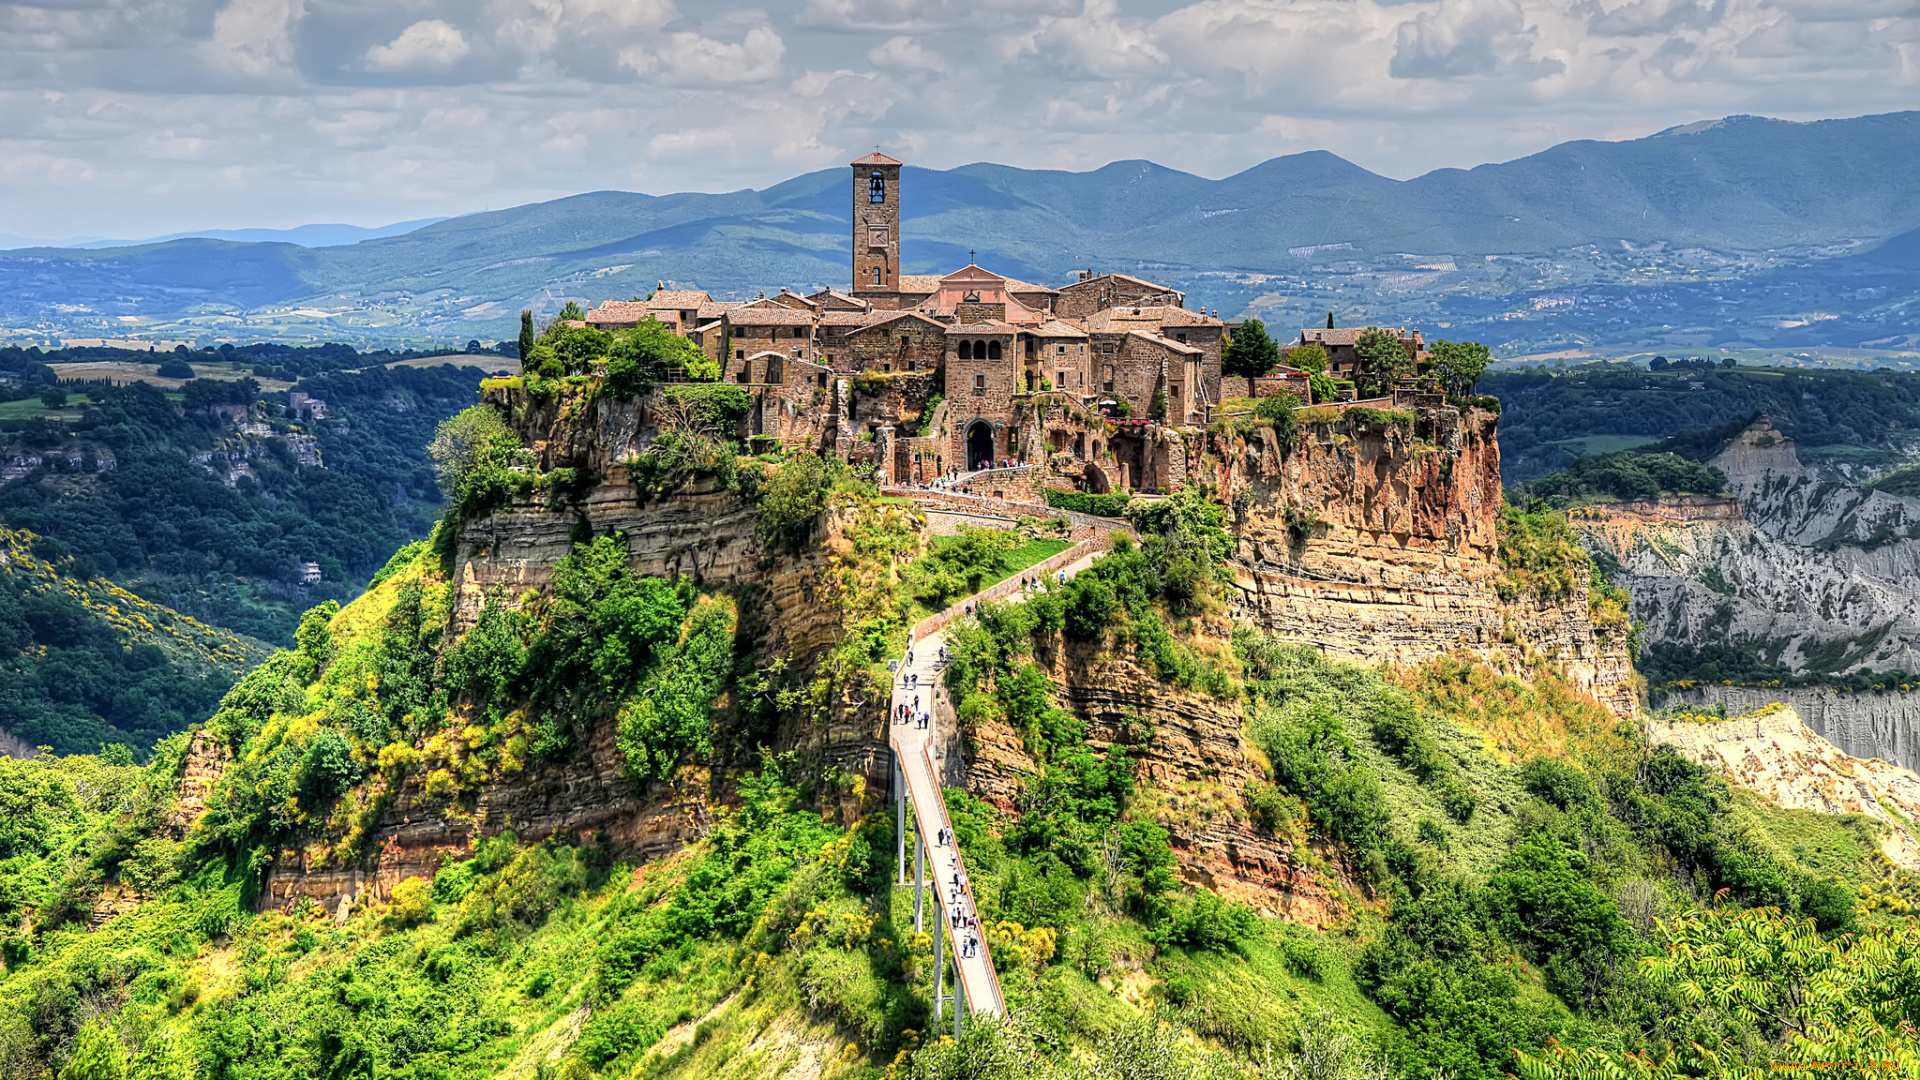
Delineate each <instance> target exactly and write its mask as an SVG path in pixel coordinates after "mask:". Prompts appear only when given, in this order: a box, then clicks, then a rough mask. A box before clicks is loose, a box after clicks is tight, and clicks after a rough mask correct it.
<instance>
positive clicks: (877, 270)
mask: <svg viewBox="0 0 1920 1080" xmlns="http://www.w3.org/2000/svg"><path fill="white" fill-rule="evenodd" d="M873 283H874V284H875V285H878V284H880V268H879V267H877V266H876V267H874V268H873Z"/></svg>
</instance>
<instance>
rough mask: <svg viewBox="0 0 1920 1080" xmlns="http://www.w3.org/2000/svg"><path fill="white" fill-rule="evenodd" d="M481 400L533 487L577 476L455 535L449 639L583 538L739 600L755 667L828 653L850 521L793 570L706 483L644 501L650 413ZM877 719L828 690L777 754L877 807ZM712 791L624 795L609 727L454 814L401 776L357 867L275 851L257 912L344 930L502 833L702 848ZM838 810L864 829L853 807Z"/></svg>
mask: <svg viewBox="0 0 1920 1080" xmlns="http://www.w3.org/2000/svg"><path fill="white" fill-rule="evenodd" d="M488 397H489V400H490V401H492V403H494V404H495V405H496V406H498V407H500V408H501V409H502V410H503V412H505V413H507V414H508V415H509V416H510V417H511V419H512V423H513V425H514V426H515V427H516V428H518V429H519V431H520V433H521V435H522V438H523V440H524V441H525V443H526V445H528V446H530V447H531V448H532V450H533V452H534V454H535V456H536V458H537V460H538V463H539V468H540V470H541V471H542V472H543V473H545V472H551V471H552V470H556V469H563V468H571V469H574V470H575V471H576V477H577V478H578V479H577V480H576V483H575V484H574V485H573V487H572V490H573V491H574V492H576V493H577V494H575V495H573V496H571V497H564V498H549V497H548V496H546V495H543V494H539V493H536V494H535V495H533V496H532V497H530V498H524V499H520V500H516V501H515V502H514V503H513V504H512V505H509V506H505V507H502V508H500V509H497V510H494V511H492V512H491V513H487V514H483V515H480V516H478V517H475V518H473V519H471V520H468V521H466V522H464V523H463V524H462V525H461V528H460V531H459V533H458V536H457V544H456V548H455V556H454V560H453V571H454V574H455V584H456V587H457V588H456V602H455V611H454V620H453V622H454V629H455V632H461V631H464V630H466V629H467V628H468V627H470V626H471V625H472V623H473V621H474V620H475V619H476V618H478V616H479V613H480V610H481V607H482V606H483V604H484V603H485V602H486V599H487V597H488V596H489V595H493V596H498V597H499V598H500V599H501V600H503V601H504V602H506V603H508V604H510V605H517V604H520V603H522V602H524V601H525V600H526V599H527V598H528V597H529V596H530V595H531V594H532V593H534V592H537V591H540V590H544V589H545V588H546V587H547V585H548V583H549V581H550V579H551V578H552V575H553V571H554V568H555V566H556V565H557V564H558V563H559V561H560V559H561V558H562V557H564V556H565V555H566V554H567V552H568V551H569V550H570V549H571V547H572V545H573V543H574V541H575V539H576V538H577V537H579V536H582V535H586V534H587V531H588V530H591V532H592V534H594V535H608V534H612V533H618V534H622V535H624V537H625V541H626V546H627V553H628V561H629V565H630V566H631V567H632V568H633V569H634V570H635V571H636V572H637V573H641V574H648V575H657V576H674V575H686V576H690V577H692V578H693V579H694V580H695V581H697V582H698V583H699V584H700V585H701V586H702V587H703V588H707V589H718V590H724V591H727V592H731V593H733V594H734V595H735V596H736V597H737V598H738V599H739V600H740V606H741V610H742V612H743V613H750V616H749V618H747V619H744V620H743V625H744V626H745V627H746V628H747V635H748V640H743V641H742V642H741V643H740V644H739V647H740V648H742V649H746V650H749V651H750V652H751V653H752V654H753V657H754V660H755V661H756V666H762V667H764V666H765V665H766V664H767V663H770V662H772V661H773V660H775V659H785V660H787V661H789V662H790V663H791V664H793V665H794V667H795V669H796V670H805V669H806V668H807V666H808V665H809V664H810V663H811V662H812V661H813V660H814V658H815V657H816V656H817V655H818V654H819V653H820V651H821V650H823V649H824V648H826V647H827V646H830V645H832V644H833V643H834V642H836V641H838V640H839V638H840V636H841V633H842V630H841V625H840V620H841V616H842V612H841V605H840V603H839V602H838V599H837V597H836V596H835V594H834V589H835V584H834V581H833V576H832V572H833V560H834V557H835V556H836V555H838V554H842V553H844V552H845V551H846V550H847V549H848V547H849V546H850V545H849V541H848V540H847V537H846V533H847V531H848V529H849V527H850V525H851V521H852V518H851V516H850V514H849V513H846V512H839V513H829V514H826V515H823V517H822V520H821V524H820V525H819V527H818V529H817V531H816V534H815V536H814V542H813V543H812V544H810V545H809V546H808V547H807V549H806V551H805V552H804V553H803V554H802V555H801V556H800V557H798V558H795V557H791V556H788V555H786V554H784V553H774V552H769V551H767V550H766V548H765V546H764V545H763V543H762V542H761V540H760V538H759V535H758V528H759V521H760V515H759V510H758V508H757V506H755V504H753V503H752V502H750V501H748V500H746V499H743V498H741V497H739V496H738V495H736V494H734V493H732V492H729V491H726V490H724V489H723V488H720V487H719V486H717V485H715V484H712V483H706V484H695V485H692V486H691V487H689V488H688V489H686V490H683V491H681V492H678V493H676V494H672V495H668V496H666V497H664V498H659V499H654V500H651V501H647V502H644V503H643V502H642V501H641V493H640V492H639V491H638V489H636V487H635V486H634V484H633V483H632V481H631V479H630V477H629V473H628V468H627V464H626V462H628V461H629V460H630V459H631V457H632V455H634V454H635V453H637V452H639V451H640V450H643V449H644V448H645V446H646V444H647V443H648V442H649V441H651V440H652V439H653V438H654V437H655V436H657V434H658V430H657V421H656V419H655V418H654V417H653V416H652V415H651V412H650V409H649V404H648V401H647V399H645V398H642V399H638V400H628V401H610V400H604V399H603V400H601V401H597V402H594V403H593V404H591V405H590V406H586V407H581V406H580V405H579V403H578V402H573V403H566V402H564V399H563V402H562V403H550V404H541V403H537V402H533V401H530V400H528V399H527V397H526V395H525V393H524V392H523V391H520V390H518V389H506V388H502V389H494V390H490V391H489V394H488ZM720 708H721V712H722V715H721V717H720V719H719V720H718V721H717V723H719V724H720V725H721V726H725V725H726V724H728V723H730V722H731V721H730V719H729V717H728V716H727V712H728V710H729V709H730V708H731V704H730V703H728V702H726V701H725V700H723V701H722V703H721V705H720ZM884 710H885V706H884V704H883V703H881V702H879V701H868V700H866V699H865V698H864V697H862V696H861V695H859V694H858V693H856V692H851V691H840V692H836V694H835V697H834V699H833V700H832V701H830V702H828V703H827V704H826V705H825V706H824V707H823V708H821V709H817V710H811V711H809V712H808V714H807V715H806V716H792V717H787V718H786V719H785V724H784V726H783V728H782V729H781V730H780V731H779V732H778V733H777V739H778V741H779V743H780V748H781V749H783V750H794V751H798V752H799V753H800V754H802V755H803V756H804V757H805V758H807V759H808V760H811V761H813V762H816V763H817V764H818V765H819V767H821V768H822V769H825V768H827V767H829V766H831V767H835V768H837V769H838V770H839V773H840V774H841V775H844V776H849V777H851V776H860V777H863V778H864V780H865V788H864V790H866V791H870V792H872V793H874V795H875V796H877V795H878V794H879V793H882V792H884V791H885V790H886V785H887V783H888V776H889V773H890V764H891V763H890V759H889V758H888V756H887V751H886V742H885V717H884ZM223 764H224V761H223V760H222V759H219V758H218V748H216V747H214V746H213V745H212V741H211V740H208V746H206V747H202V746H200V745H199V744H198V743H196V744H195V746H194V748H193V753H192V755H191V757H190V760H189V766H188V775H189V779H190V780H191V779H192V778H193V777H195V776H197V775H202V774H204V775H207V776H211V777H214V778H217V776H218V773H219V769H220V767H221V766H222V765H223ZM710 780H711V778H710V777H708V776H706V775H705V774H704V772H703V771H698V770H696V771H694V772H692V773H683V774H682V775H680V776H679V777H676V779H675V781H674V782H673V783H654V784H651V785H648V786H647V787H646V788H645V789H640V788H636V786H635V785H634V783H633V782H632V780H631V779H630V778H629V777H628V776H627V775H626V773H625V759H624V757H623V756H622V754H621V753H620V751H619V748H618V747H617V746H616V745H615V730H614V726H613V724H612V723H611V722H608V723H607V724H603V725H600V726H599V727H597V728H596V729H594V730H593V731H591V732H588V733H585V734H584V736H583V737H582V739H581V740H580V742H579V744H577V745H576V747H575V748H574V749H573V750H572V751H571V752H569V753H567V754H565V755H563V756H561V757H560V758H557V759H555V760H551V761H544V762H536V763H533V764H530V765H529V766H528V767H527V768H526V769H525V770H524V771H519V772H513V773H509V774H507V775H502V776H497V777H493V778H490V779H489V780H488V781H487V782H486V783H484V784H483V785H481V786H480V787H479V788H478V790H476V791H473V792H470V793H467V794H463V795H461V796H459V797H456V798H452V799H449V798H447V797H445V796H441V795H434V794H430V793H429V792H428V790H427V788H426V783H425V779H424V778H423V777H422V776H420V775H418V774H417V773H415V774H410V775H408V777H407V778H406V780H404V781H403V782H402V783H401V784H400V785H399V786H398V788H397V790H393V791H386V790H377V791H369V792H367V793H366V794H367V798H368V799H369V801H372V802H376V803H379V804H380V805H382V810H381V812H380V814H379V816H378V819H377V821H376V822H375V823H374V824H373V825H372V827H371V828H370V829H369V833H370V839H369V841H368V842H367V843H365V844H364V845H363V850H365V851H367V852H368V854H367V856H366V857H364V858H362V859H359V860H356V861H354V862H352V863H350V864H341V863H339V862H337V861H333V860H330V859H329V857H328V855H327V844H325V843H317V844H315V845H313V846H311V847H308V848H305V849H290V850H286V851H283V852H281V853H279V855H278V857H277V858H276V859H275V861H274V863H273V865H272V867H271V869H270V871H269V874H268V878H267V884H266V891H265V896H264V897H263V901H262V902H263V903H265V904H268V905H271V906H274V907H288V906H291V905H293V904H294V903H296V902H298V901H299V900H300V899H301V898H303V897H306V898H311V899H313V900H315V901H318V902H320V903H322V904H324V905H325V906H327V907H328V908H329V909H331V910H334V911H335V912H336V913H337V915H338V917H341V918H344V914H343V913H344V912H345V911H346V910H347V909H348V908H349V907H350V906H351V905H352V904H354V903H356V902H358V901H359V899H360V898H361V897H364V896H368V895H374V896H385V895H386V894H387V893H388V892H389V890H391V888H392V887H393V885H395V884H397V883H398V882H399V881H401V880H403V879H405V878H407V877H410V876H420V877H429V878H430V877H431V876H432V875H433V873H434V872H435V870H436V869H437V868H438V867H439V865H440V864H441V862H442V861H444V860H446V859H449V858H462V857H465V855H466V854H467V853H468V852H469V850H470V848H471V845H472V842H473V840H474V839H475V838H477V837H480V836H487V835H492V834H494V833H498V832H500V831H503V830H506V829H512V830H513V831H514V832H515V833H516V834H517V835H518V836H519V838H520V839H521V840H522V841H537V840H540V839H543V838H545V837H547V836H549V835H552V834H554V833H558V832H565V833H572V834H579V835H586V834H594V833H597V834H599V835H601V836H602V837H604V838H605V839H606V840H608V841H609V842H611V843H612V844H614V845H615V846H617V847H618V848H620V849H622V850H625V851H628V852H631V853H632V854H634V855H636V856H638V857H641V858H647V857H651V856H654V855H657V854H662V853H665V852H669V851H672V850H675V849H677V848H678V847H679V846H680V845H682V844H684V843H686V842H688V841H690V840H692V839H695V838H697V837H698V836H699V835H701V834H702V833H703V832H704V830H705V828H706V824H707V822H708V820H709V816H710V815H709V811H708V805H709V804H708V799H709V798H710V797H711V796H712V794H713V790H712V789H713V786H714V785H713V784H712V783H711V782H710ZM211 782H212V781H211V780H209V781H207V783H206V785H205V786H210V784H211ZM186 790H188V787H187V786H183V792H185V791H186ZM201 797H202V798H204V792H202V794H201ZM843 809H844V812H845V813H846V814H848V815H851V816H858V814H859V813H860V812H862V809H863V807H862V806H861V805H860V798H859V797H858V796H857V795H856V796H854V797H853V798H852V801H851V803H850V804H849V805H848V806H846V807H844V808H843ZM198 813H199V806H198V805H197V804H196V805H189V804H188V802H187V801H184V800H183V803H182V805H181V807H180V808H179V809H178V810H177V811H176V816H178V817H180V818H181V820H182V821H183V822H186V821H190V820H191V819H192V818H194V817H197V816H198Z"/></svg>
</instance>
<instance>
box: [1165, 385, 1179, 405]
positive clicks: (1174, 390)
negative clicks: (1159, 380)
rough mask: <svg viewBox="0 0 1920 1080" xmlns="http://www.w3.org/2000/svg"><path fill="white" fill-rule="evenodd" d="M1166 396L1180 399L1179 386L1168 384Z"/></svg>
mask: <svg viewBox="0 0 1920 1080" xmlns="http://www.w3.org/2000/svg"><path fill="white" fill-rule="evenodd" d="M1167 396H1168V397H1170V398H1172V399H1173V400H1175V401H1179V400H1180V388H1179V387H1178V386H1169V387H1167Z"/></svg>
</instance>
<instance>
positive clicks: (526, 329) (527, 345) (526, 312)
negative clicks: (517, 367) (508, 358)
mask: <svg viewBox="0 0 1920 1080" xmlns="http://www.w3.org/2000/svg"><path fill="white" fill-rule="evenodd" d="M532 351H533V309H532V308H521V309H520V362H521V363H523V364H524V363H526V361H527V354H528V353H530V352H532Z"/></svg>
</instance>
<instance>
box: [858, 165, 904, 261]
mask: <svg viewBox="0 0 1920 1080" xmlns="http://www.w3.org/2000/svg"><path fill="white" fill-rule="evenodd" d="M899 290H900V163H899V162H897V161H895V160H893V159H892V158H890V157H888V156H886V155H885V154H882V153H880V152H878V151H875V152H874V153H871V154H868V155H867V156H866V157H863V158H861V159H859V160H858V161H855V162H853V292H854V295H856V296H858V295H859V294H861V293H876V292H881V293H892V292H898V291H899Z"/></svg>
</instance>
